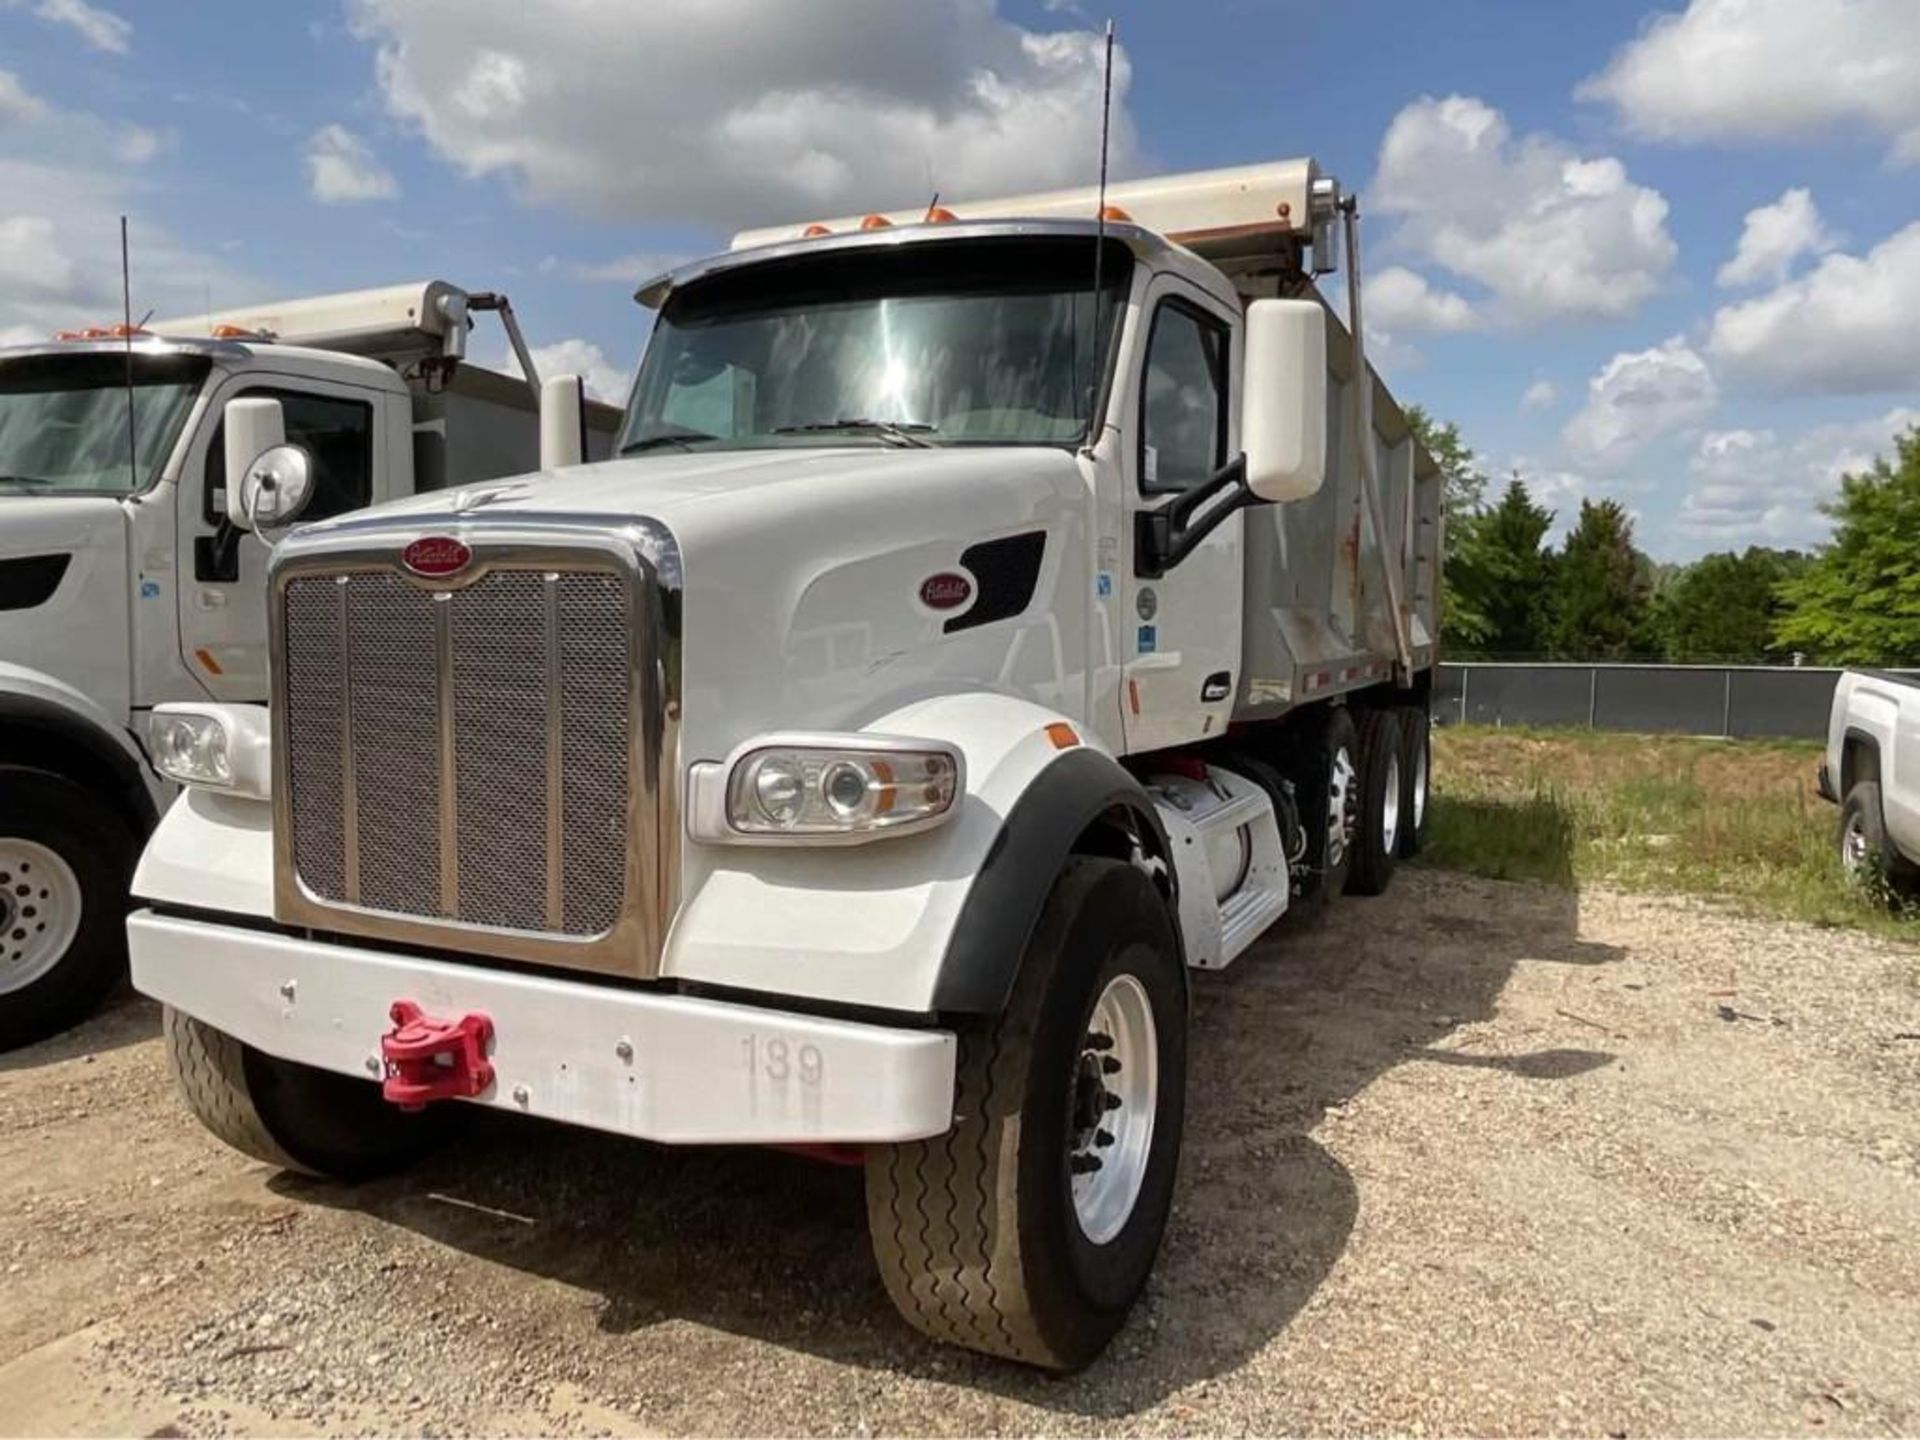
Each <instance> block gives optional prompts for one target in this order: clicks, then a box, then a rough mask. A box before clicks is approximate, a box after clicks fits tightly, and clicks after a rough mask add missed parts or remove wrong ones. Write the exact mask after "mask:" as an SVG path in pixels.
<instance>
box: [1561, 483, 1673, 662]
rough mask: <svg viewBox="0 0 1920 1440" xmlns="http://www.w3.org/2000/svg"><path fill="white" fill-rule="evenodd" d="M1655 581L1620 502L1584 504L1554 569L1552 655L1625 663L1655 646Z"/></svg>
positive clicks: (1602, 501)
mask: <svg viewBox="0 0 1920 1440" xmlns="http://www.w3.org/2000/svg"><path fill="white" fill-rule="evenodd" d="M1651 588H1652V586H1651V579H1650V573H1649V570H1648V567H1647V566H1646V564H1645V563H1644V557H1643V556H1642V555H1641V554H1640V552H1639V551H1637V550H1635V549H1634V548H1633V520H1632V519H1631V518H1630V517H1629V516H1628V514H1627V512H1626V509H1625V507H1623V506H1622V505H1621V504H1620V502H1619V501H1617V500H1583V501H1581V502H1580V519H1579V523H1577V524H1576V525H1575V526H1574V527H1573V529H1572V531H1571V532H1569V534H1568V535H1567V539H1566V543H1565V544H1564V545H1563V546H1562V547H1561V550H1560V555H1559V559H1558V563H1557V564H1556V565H1555V567H1554V576H1553V583H1552V587H1551V596H1550V600H1549V603H1548V605H1547V623H1546V641H1547V653H1548V654H1549V655H1551V656H1553V657H1554V659H1556V660H1625V659H1628V658H1632V657H1638V656H1642V655H1646V654H1648V653H1649V652H1650V651H1651V650H1652V649H1653V648H1654V647H1653V645H1652V633H1651V629H1650V626H1649V624H1648V618H1649V617H1648V608H1649V607H1648V595H1649V592H1650V590H1651Z"/></svg>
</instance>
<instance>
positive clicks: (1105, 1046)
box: [1087, 1030, 1113, 1050]
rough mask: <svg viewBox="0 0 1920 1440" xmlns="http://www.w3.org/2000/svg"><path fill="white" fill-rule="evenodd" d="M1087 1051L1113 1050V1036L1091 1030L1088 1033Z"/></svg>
mask: <svg viewBox="0 0 1920 1440" xmlns="http://www.w3.org/2000/svg"><path fill="white" fill-rule="evenodd" d="M1087 1049H1089V1050H1111V1049H1113V1037H1112V1036H1111V1035H1102V1034H1101V1033H1100V1032H1099V1031H1098V1030H1089V1031H1088V1032H1087Z"/></svg>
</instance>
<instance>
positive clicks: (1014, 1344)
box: [867, 856, 1187, 1371]
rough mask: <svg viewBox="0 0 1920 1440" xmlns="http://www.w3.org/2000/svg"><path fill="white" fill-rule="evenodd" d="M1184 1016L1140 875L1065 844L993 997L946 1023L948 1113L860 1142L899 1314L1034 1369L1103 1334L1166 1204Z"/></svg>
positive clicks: (1087, 1356) (1174, 967)
mask: <svg viewBox="0 0 1920 1440" xmlns="http://www.w3.org/2000/svg"><path fill="white" fill-rule="evenodd" d="M1186 1021H1187V993H1186V975H1185V972H1184V969H1183V967H1182V965H1181V961H1180V952H1179V946H1178V942H1177V941H1176V939H1175V936H1174V931H1173V926H1172V923H1171V921H1170V919H1169V917H1168V915H1167V909H1166V905H1165V903H1164V902H1163V901H1162V899H1161V897H1160V894H1159V892H1158V891H1157V890H1156V889H1155V888H1154V886H1153V884H1152V882H1151V881H1150V880H1149V879H1148V878H1147V877H1146V876H1145V875H1144V874H1143V873H1142V872H1141V871H1139V870H1137V869H1135V868H1134V867H1133V866H1131V865H1129V864H1127V863H1125V862H1122V861H1118V860H1108V859H1099V858H1095V857H1091V856H1074V857H1071V858H1070V859H1069V860H1068V862H1067V864H1066V866H1065V868H1064V869H1063V870H1062V871H1061V873H1060V876H1059V878H1058V879H1057V880H1056V881H1055V882H1054V886H1053V890H1052V892H1051V894H1050V895H1049V896H1048V898H1047V903H1046V906H1045V908H1044V909H1043V910H1042V912H1041V915H1040V919H1039V921H1038V923H1037V924H1036V925H1035V927H1034V932H1033V935H1032V937H1031V939H1030V940H1029V941H1028V944H1027V949H1026V953H1025V955H1024V957H1023V959H1022V962H1021V967H1020V974H1019V978H1018V980H1017V981H1016V982H1015V985H1014V992H1013V995H1012V997H1011V998H1010V999H1009V1002H1008V1005H1007V1008H1006V1010H1005V1011H1004V1012H1003V1013H1002V1014H1000V1015H999V1016H997V1017H993V1018H992V1019H989V1020H984V1021H983V1022H982V1023H981V1024H979V1025H978V1026H976V1027H973V1028H969V1029H965V1030H963V1031H962V1032H961V1035H960V1055H959V1062H958V1073H957V1076H956V1094H955V1111H956V1114H957V1116H958V1118H957V1120H956V1121H955V1124H954V1128H953V1129H952V1130H951V1131H949V1132H948V1133H946V1134H944V1135H939V1136H935V1137H933V1138H932V1139H929V1140H920V1141H913V1142H910V1143H907V1144H903V1145H888V1146H874V1147H872V1148H870V1149H869V1151H868V1153H867V1217H868V1226H869V1229H870V1231H871V1234H872V1239H873V1250H874V1258H875V1260H876V1261H877V1263H878V1265H879V1268H880V1273H881V1276H882V1278H883V1279H884V1281H885V1283H886V1287H887V1293H888V1294H889V1295H890V1296H891V1297H892V1299H893V1302H894V1304H895V1305H896V1306H897V1307H898V1308H899V1310H900V1313H901V1314H902V1315H904V1316H905V1317H906V1318H907V1319H908V1320H909V1321H911V1322H912V1323H913V1324H914V1325H915V1326H917V1327H918V1328H919V1329H921V1330H922V1331H924V1332H925V1333H926V1334H928V1335H930V1336H932V1337H933V1338H934V1339H936V1340H944V1341H947V1342H948V1343H950V1344H955V1345H963V1346H966V1347H968V1348H970V1349H974V1350H981V1351H985V1352H987V1353H989V1354H993V1355H1001V1356H1005V1357H1007V1358H1008V1359H1012V1360H1020V1361H1025V1362H1026V1363H1028V1364H1032V1365H1039V1366H1044V1367H1045V1368H1047V1369H1050V1370H1058V1371H1071V1370H1077V1369H1079V1368H1080V1367H1082V1366H1084V1365H1086V1364H1087V1363H1088V1362H1089V1361H1091V1360H1092V1359H1093V1358H1094V1357H1095V1356H1097V1355H1098V1354H1099V1353H1100V1352H1101V1351H1102V1350H1103V1349H1104V1348H1105V1347H1106V1345H1107V1343H1108V1342H1109V1341H1110V1340H1111V1339H1112V1338H1113V1336H1114V1334H1115V1332H1117V1331H1118V1330H1119V1328H1120V1326H1121V1324H1122V1323H1123V1322H1124V1321H1125V1320H1126V1317H1127V1313H1128V1311H1129V1310H1130V1309H1131V1308H1132V1306H1133V1303H1134V1301H1135V1299H1136V1298H1138V1296H1139V1294H1140V1291H1141V1289H1142V1287H1143V1286H1144V1285H1145V1284H1146V1280H1147V1276H1148V1274H1149V1272H1150V1271H1151V1270H1152V1268H1153V1263H1154V1259H1155V1257H1156V1256H1157V1255H1158V1253H1159V1249H1160V1239H1161V1236H1162V1234H1163V1232H1164V1231H1165V1229H1166V1222H1167V1214H1168V1211H1169V1209H1170V1208H1171V1205H1172V1199H1173V1181H1174V1171H1175V1168H1176V1166H1177V1163H1178V1160H1179V1154H1180V1136H1181V1129H1182V1125H1183V1121H1184V1116H1185V1109H1186Z"/></svg>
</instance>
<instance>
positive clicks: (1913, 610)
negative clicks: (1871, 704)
mask: <svg viewBox="0 0 1920 1440" xmlns="http://www.w3.org/2000/svg"><path fill="white" fill-rule="evenodd" d="M1893 443H1894V452H1895V453H1894V463H1892V464H1889V463H1888V462H1887V460H1886V459H1885V458H1884V457H1880V458H1876V459H1875V460H1874V462H1873V467H1872V468H1871V469H1870V470H1867V471H1865V472H1863V473H1861V474H1859V475H1847V476H1843V477H1842V478H1841V481H1840V494H1839V497H1838V498H1837V499H1835V500H1834V501H1833V503H1832V504H1830V505H1825V506H1822V507H1821V509H1822V510H1823V512H1824V513H1825V514H1827V515H1829V516H1831V517H1832V518H1833V521H1834V534H1833V541H1832V543H1831V544H1829V545H1828V546H1827V547H1826V549H1824V550H1822V551H1821V552H1820V553H1819V554H1818V555H1816V556H1815V557H1814V559H1813V562H1812V563H1811V564H1810V565H1808V566H1807V567H1806V569H1805V570H1803V571H1802V572H1801V573H1800V574H1799V575H1797V576H1794V577H1793V578H1791V579H1789V580H1787V581H1786V582H1785V583H1784V584H1782V585H1781V587H1780V598H1781V600H1782V602H1783V603H1784V604H1785V606H1786V614H1785V615H1784V616H1783V617H1782V618H1781V620H1780V623H1779V626H1778V627H1777V629H1776V631H1775V635H1776V638H1777V640H1778V643H1779V645H1780V647H1781V648H1782V649H1784V650H1799V651H1805V652H1806V653H1807V654H1808V655H1810V656H1811V657H1812V658H1813V659H1815V660H1816V661H1820V662H1823V663H1826V664H1830V665H1900V666H1907V665H1916V664H1920V426H1915V427H1914V428H1913V429H1910V430H1909V431H1907V433H1906V434H1904V435H1902V436H1899V437H1898V438H1896V439H1895V441H1894V442H1893Z"/></svg>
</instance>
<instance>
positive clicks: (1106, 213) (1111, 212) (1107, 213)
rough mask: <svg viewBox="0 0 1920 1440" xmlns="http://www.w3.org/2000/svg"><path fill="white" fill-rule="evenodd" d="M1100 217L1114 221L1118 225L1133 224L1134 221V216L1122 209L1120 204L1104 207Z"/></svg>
mask: <svg viewBox="0 0 1920 1440" xmlns="http://www.w3.org/2000/svg"><path fill="white" fill-rule="evenodd" d="M1100 218H1101V219H1102V220H1109V221H1112V222H1113V223H1114V224H1117V225H1131V224H1132V223H1133V216H1131V215H1129V214H1128V213H1127V212H1126V211H1124V210H1122V209H1121V208H1120V207H1119V206H1118V205H1108V206H1106V207H1104V208H1103V209H1102V210H1101V211H1100Z"/></svg>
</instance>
